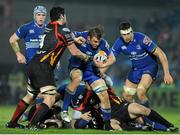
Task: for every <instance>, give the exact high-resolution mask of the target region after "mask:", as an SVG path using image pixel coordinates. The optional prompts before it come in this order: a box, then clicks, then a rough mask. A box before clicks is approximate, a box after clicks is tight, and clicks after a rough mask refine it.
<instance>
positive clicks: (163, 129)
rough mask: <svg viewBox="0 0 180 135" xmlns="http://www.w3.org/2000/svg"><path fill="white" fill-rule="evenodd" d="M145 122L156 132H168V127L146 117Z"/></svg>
mask: <svg viewBox="0 0 180 135" xmlns="http://www.w3.org/2000/svg"><path fill="white" fill-rule="evenodd" d="M144 122H145V123H147V124H149V125H151V126H152V127H153V129H155V130H161V131H167V127H166V126H164V125H162V124H159V123H157V122H154V121H151V120H150V119H148V118H147V117H144Z"/></svg>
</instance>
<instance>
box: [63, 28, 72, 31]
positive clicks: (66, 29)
mask: <svg viewBox="0 0 180 135" xmlns="http://www.w3.org/2000/svg"><path fill="white" fill-rule="evenodd" d="M62 30H63V31H65V32H70V29H69V28H63V29H62Z"/></svg>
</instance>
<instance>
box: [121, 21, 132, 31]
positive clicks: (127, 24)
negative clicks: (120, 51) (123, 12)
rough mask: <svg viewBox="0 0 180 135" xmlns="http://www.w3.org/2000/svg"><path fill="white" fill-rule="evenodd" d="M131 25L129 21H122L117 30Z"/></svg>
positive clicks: (125, 28)
mask: <svg viewBox="0 0 180 135" xmlns="http://www.w3.org/2000/svg"><path fill="white" fill-rule="evenodd" d="M130 27H131V24H130V23H129V22H122V23H121V24H120V25H119V30H127V29H129V28H130Z"/></svg>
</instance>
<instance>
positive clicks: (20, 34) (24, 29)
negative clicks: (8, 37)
mask: <svg viewBox="0 0 180 135" xmlns="http://www.w3.org/2000/svg"><path fill="white" fill-rule="evenodd" d="M26 34H27V27H26V25H22V26H20V27H19V28H18V29H17V31H16V35H17V36H18V37H19V38H20V39H21V38H24V37H25V36H26Z"/></svg>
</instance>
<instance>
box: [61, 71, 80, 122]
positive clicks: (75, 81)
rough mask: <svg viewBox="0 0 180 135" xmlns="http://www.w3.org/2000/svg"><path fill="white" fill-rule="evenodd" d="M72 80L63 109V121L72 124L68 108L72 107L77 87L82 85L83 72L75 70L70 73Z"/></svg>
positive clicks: (67, 88) (65, 96) (66, 92)
mask: <svg viewBox="0 0 180 135" xmlns="http://www.w3.org/2000/svg"><path fill="white" fill-rule="evenodd" d="M70 78H71V82H70V83H69V84H68V85H67V87H66V91H65V95H64V103H63V108H62V115H61V117H62V119H63V120H65V121H66V122H70V118H69V115H68V113H67V112H68V107H69V105H70V101H71V99H72V97H73V95H74V94H75V92H76V89H77V87H78V86H79V85H80V82H81V81H82V72H81V70H79V69H77V68H74V69H72V70H71V72H70Z"/></svg>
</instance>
